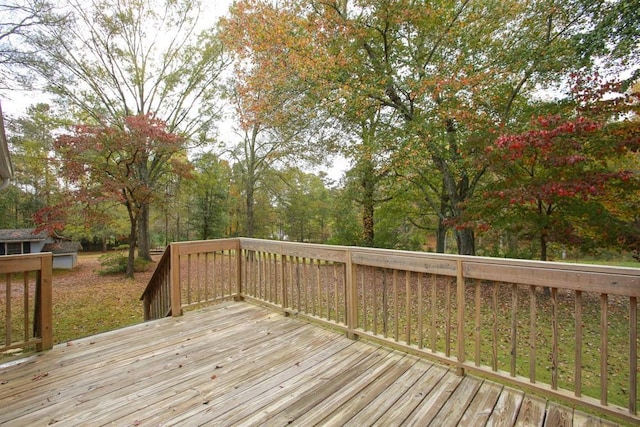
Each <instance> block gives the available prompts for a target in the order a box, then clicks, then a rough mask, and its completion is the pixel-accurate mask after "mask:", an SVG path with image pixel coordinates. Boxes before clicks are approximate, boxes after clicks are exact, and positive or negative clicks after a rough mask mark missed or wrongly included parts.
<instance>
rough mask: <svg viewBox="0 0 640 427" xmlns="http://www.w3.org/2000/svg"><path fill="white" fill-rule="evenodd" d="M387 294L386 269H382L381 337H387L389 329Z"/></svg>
mask: <svg viewBox="0 0 640 427" xmlns="http://www.w3.org/2000/svg"><path fill="white" fill-rule="evenodd" d="M388 295H389V292H388V291H387V269H386V268H383V269H382V335H383V336H384V337H385V338H387V337H388V335H389V334H388V332H389V330H388V327H389V300H388Z"/></svg>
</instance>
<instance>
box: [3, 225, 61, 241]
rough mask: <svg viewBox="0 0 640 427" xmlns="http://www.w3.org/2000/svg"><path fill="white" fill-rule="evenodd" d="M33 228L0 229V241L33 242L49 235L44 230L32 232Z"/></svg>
mask: <svg viewBox="0 0 640 427" xmlns="http://www.w3.org/2000/svg"><path fill="white" fill-rule="evenodd" d="M35 231H36V229H35V228H18V229H4V230H0V242H35V241H38V240H45V239H46V238H47V237H49V234H48V233H47V232H46V231H41V232H39V233H34V232H35Z"/></svg>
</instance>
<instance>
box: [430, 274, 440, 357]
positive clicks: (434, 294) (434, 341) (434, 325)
mask: <svg viewBox="0 0 640 427" xmlns="http://www.w3.org/2000/svg"><path fill="white" fill-rule="evenodd" d="M437 299H438V276H436V275H435V274H432V275H431V331H430V332H431V351H432V352H433V353H435V352H436V351H438V350H437V348H438V320H437V315H436V314H437V308H438V307H437V303H438V301H437Z"/></svg>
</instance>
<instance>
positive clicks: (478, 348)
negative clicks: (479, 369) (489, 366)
mask: <svg viewBox="0 0 640 427" xmlns="http://www.w3.org/2000/svg"><path fill="white" fill-rule="evenodd" d="M475 287H476V289H475V291H476V294H475V297H476V298H475V306H476V310H475V317H476V319H475V331H474V333H475V350H476V351H475V364H476V366H480V362H481V353H482V352H481V336H482V334H481V331H482V306H481V304H482V282H481V281H480V279H476V280H475Z"/></svg>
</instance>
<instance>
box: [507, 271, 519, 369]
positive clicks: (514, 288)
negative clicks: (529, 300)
mask: <svg viewBox="0 0 640 427" xmlns="http://www.w3.org/2000/svg"><path fill="white" fill-rule="evenodd" d="M517 355H518V285H516V284H515V283H513V284H511V364H510V369H509V373H510V375H511V376H512V377H515V376H516V363H517Z"/></svg>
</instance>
